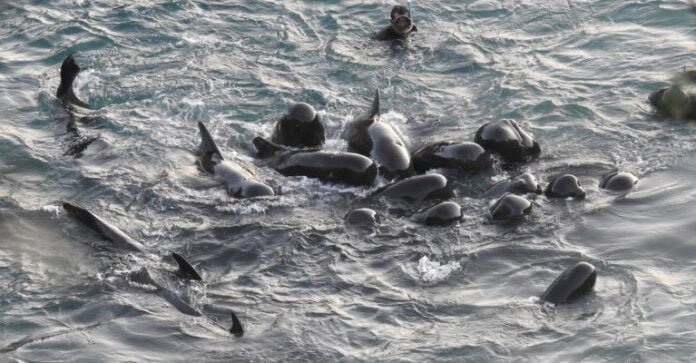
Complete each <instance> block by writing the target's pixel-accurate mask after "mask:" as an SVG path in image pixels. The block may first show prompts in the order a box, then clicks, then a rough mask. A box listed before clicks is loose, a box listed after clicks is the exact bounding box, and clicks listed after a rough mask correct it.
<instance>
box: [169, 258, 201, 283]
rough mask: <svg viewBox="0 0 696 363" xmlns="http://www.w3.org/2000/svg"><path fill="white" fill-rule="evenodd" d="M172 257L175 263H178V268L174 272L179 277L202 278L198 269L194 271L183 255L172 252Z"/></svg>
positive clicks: (198, 279)
mask: <svg viewBox="0 0 696 363" xmlns="http://www.w3.org/2000/svg"><path fill="white" fill-rule="evenodd" d="M172 257H174V260H176V263H177V265H179V270H178V271H177V272H176V274H177V275H178V276H179V277H181V278H185V279H189V280H196V281H201V280H203V279H202V278H201V275H199V274H198V271H196V269H195V268H193V266H191V264H190V263H189V262H188V261H186V259H185V258H184V257H183V256H181V255H180V254H178V253H176V252H172Z"/></svg>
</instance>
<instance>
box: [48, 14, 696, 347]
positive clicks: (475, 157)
mask: <svg viewBox="0 0 696 363" xmlns="http://www.w3.org/2000/svg"><path fill="white" fill-rule="evenodd" d="M391 15H392V21H391V25H390V26H388V27H387V28H385V29H384V30H383V31H381V32H380V33H379V34H378V36H377V37H376V38H377V39H378V40H404V39H406V38H407V37H408V35H409V34H411V33H412V32H414V31H416V29H415V26H414V25H413V24H412V21H411V19H410V17H409V13H408V11H407V10H405V8H404V7H395V10H393V11H392V14H391ZM79 72H80V67H79V66H78V65H77V63H76V62H75V59H74V58H73V56H69V57H68V58H67V59H65V61H64V62H63V64H62V66H61V72H60V75H61V83H60V86H59V88H58V91H57V97H58V99H59V100H60V101H61V103H62V105H63V106H64V107H65V108H66V109H68V110H69V111H71V110H73V108H74V107H82V108H89V105H88V104H87V103H85V102H83V101H81V100H79V99H78V98H77V97H76V96H75V93H74V91H73V85H72V84H73V81H74V80H75V77H76V76H77V75H78V73H79ZM694 79H696V75H694ZM649 100H650V102H651V103H652V104H653V105H654V106H655V107H656V108H657V110H658V111H659V112H660V113H663V114H665V115H667V116H670V117H690V116H694V117H696V98H694V96H692V95H690V94H689V93H688V92H686V91H683V89H682V87H681V86H680V85H678V84H677V85H673V86H671V87H668V88H664V89H661V90H658V91H656V92H655V93H654V94H652V95H651V96H650V97H649ZM198 131H199V133H200V138H201V142H200V146H199V148H198V150H196V155H197V160H198V164H199V167H200V169H201V170H202V171H204V172H206V173H208V174H209V175H210V176H211V178H214V179H215V180H217V181H218V182H219V183H220V184H221V185H222V186H223V187H224V188H225V190H226V191H227V193H228V194H229V195H230V196H231V197H234V198H259V197H271V196H274V195H275V194H276V192H277V191H276V190H274V189H273V188H272V187H271V186H269V185H268V184H266V183H265V182H264V181H263V180H259V179H258V178H257V177H256V176H255V173H254V171H253V170H252V169H250V168H249V167H248V166H245V165H242V164H241V163H238V162H236V161H235V160H233V159H229V158H227V157H226V156H225V155H223V153H222V152H221V151H220V149H219V148H218V146H217V145H216V143H215V140H214V139H213V137H212V136H211V134H210V132H208V129H207V128H206V126H205V125H204V124H203V123H201V122H198ZM342 137H343V139H345V141H346V142H347V145H348V148H347V151H330V150H324V149H323V145H324V143H325V139H326V137H325V129H324V123H323V120H322V117H321V114H320V113H318V112H317V111H316V110H315V109H314V108H313V107H312V106H310V105H308V104H306V103H297V104H295V105H293V106H292V107H290V109H289V111H288V112H287V114H286V115H284V116H283V117H282V118H281V119H280V120H278V121H277V123H276V125H275V127H274V128H273V132H272V135H270V138H264V137H262V136H257V137H256V138H254V139H253V145H254V146H255V148H256V151H257V156H258V158H260V159H263V160H265V163H264V164H265V165H268V166H269V167H271V168H273V169H275V170H276V171H277V172H279V173H280V174H282V175H284V176H304V177H308V178H316V179H319V180H321V181H323V182H326V183H339V184H345V185H350V186H363V187H370V186H373V185H374V184H375V183H376V179H377V177H378V176H381V177H382V178H384V179H385V180H388V181H390V182H389V184H387V185H386V186H384V187H381V188H378V189H377V190H376V191H375V192H374V193H373V194H372V195H371V196H370V197H371V198H385V199H389V200H396V201H400V202H402V203H412V204H417V205H422V204H425V203H429V204H431V206H430V207H428V208H425V209H422V210H421V211H419V212H416V213H415V214H413V215H412V216H411V218H412V220H414V221H416V222H417V223H422V224H424V225H429V226H450V225H452V224H456V223H457V222H459V221H461V220H462V218H463V215H462V209H461V207H460V206H459V205H458V204H457V203H455V202H453V201H451V200H449V199H450V198H452V197H453V196H454V191H453V188H452V181H451V180H448V179H447V177H445V176H444V175H442V174H440V173H437V172H432V170H433V169H436V170H453V171H455V172H456V173H455V174H456V175H462V176H466V175H470V174H475V173H479V172H482V171H485V170H490V169H491V168H492V167H493V165H494V164H495V163H500V164H502V165H520V164H523V163H528V162H530V161H532V160H533V159H535V158H536V157H538V156H539V155H540V154H541V152H542V150H541V147H540V145H539V143H538V142H537V141H536V140H535V138H534V136H533V135H532V134H531V133H529V132H528V131H526V130H524V129H523V128H522V126H521V125H520V124H519V123H518V122H517V121H515V120H509V119H505V120H500V121H495V122H490V123H487V124H485V125H483V126H481V127H480V128H479V129H478V131H477V132H476V134H475V135H474V138H473V139H474V140H473V142H471V141H463V140H455V141H452V140H443V141H438V142H433V143H430V144H427V145H424V146H422V147H419V148H417V149H415V150H414V151H409V149H408V148H407V146H406V143H405V142H404V138H403V136H402V135H401V134H400V132H399V130H398V129H396V128H395V127H394V126H393V125H391V124H390V123H389V122H388V121H387V120H385V119H384V118H383V117H381V108H380V93H379V90H377V91H376V92H375V94H374V97H373V100H372V103H371V105H370V107H369V109H368V110H367V112H366V113H365V114H364V115H362V116H360V117H356V118H355V119H354V120H353V121H352V122H350V123H349V124H348V125H347V126H346V129H345V132H344V133H343V135H342ZM84 147H87V145H84ZM84 147H83V148H84ZM637 182H638V178H636V177H635V176H634V175H632V174H630V173H627V172H621V171H618V170H617V171H614V172H612V173H610V174H608V175H604V176H602V180H601V182H600V184H599V185H600V187H601V188H603V189H605V190H607V191H608V192H611V193H615V194H617V195H624V194H626V193H629V192H630V191H631V190H632V189H633V188H634V186H635V185H636V183H637ZM533 194H538V195H541V194H543V195H544V196H545V197H547V198H562V199H568V200H582V199H585V197H586V193H585V190H584V189H583V187H582V186H581V185H580V182H579V181H578V178H577V177H576V176H574V175H572V174H560V175H556V176H554V177H552V178H551V179H550V180H549V181H548V184H547V185H546V186H545V187H542V185H540V183H539V182H538V181H537V179H536V178H535V177H534V176H533V175H531V174H529V173H524V174H521V175H518V176H515V177H513V178H511V179H509V180H503V181H499V182H497V183H495V184H493V185H492V186H490V187H489V188H488V189H487V190H486V191H485V193H483V195H482V197H483V198H486V199H489V200H490V201H491V203H490V210H489V217H490V219H491V221H493V222H496V223H511V222H513V223H518V222H520V221H523V220H524V219H525V216H527V215H528V214H529V213H530V211H531V209H532V203H531V202H530V201H529V199H527V197H528V196H529V195H533ZM63 207H64V209H65V210H66V211H67V213H68V215H70V216H71V217H72V218H74V219H76V220H77V221H79V222H80V223H82V224H83V225H85V226H86V227H88V228H89V229H91V230H93V231H94V232H96V233H97V234H98V235H99V236H100V237H101V238H103V239H104V240H106V241H109V242H111V245H112V246H113V247H114V248H117V249H121V250H125V251H129V252H143V249H144V247H143V245H142V244H140V243H138V242H137V241H135V240H133V239H132V238H130V237H129V236H127V235H126V234H125V233H124V232H122V231H121V230H119V229H118V228H117V227H115V226H113V225H111V224H109V223H108V222H106V221H104V220H103V219H101V218H100V217H98V216H96V215H95V214H93V213H92V212H90V211H88V210H86V209H84V208H81V207H79V206H76V205H73V204H71V203H67V202H66V203H64V204H63ZM379 221H380V213H379V212H378V211H375V210H373V209H369V208H359V209H354V210H352V211H349V212H348V213H347V214H346V215H345V223H346V224H347V225H349V226H351V227H354V228H356V229H357V230H363V231H367V230H373V229H374V227H375V226H376V225H378V224H379ZM172 257H173V258H174V260H175V261H176V263H177V265H178V271H177V272H176V275H177V276H178V277H180V278H184V279H192V280H201V276H200V274H199V273H198V272H197V271H196V270H195V268H194V267H193V266H192V265H191V264H190V263H188V262H187V261H186V259H185V258H184V257H183V256H181V255H179V254H177V253H173V254H172ZM152 275H155V277H153V276H152ZM162 275H163V274H162V273H153V274H151V273H150V271H148V270H147V269H145V268H143V269H141V270H140V271H137V272H136V273H133V274H132V276H131V278H132V279H134V280H135V281H137V282H140V283H144V284H149V285H151V286H154V287H155V292H156V293H157V294H158V295H160V296H162V297H163V298H164V299H166V300H167V301H168V302H170V303H171V304H172V305H173V306H174V307H175V308H177V309H178V310H179V311H181V312H182V313H185V314H189V315H193V316H201V315H204V314H203V313H202V312H201V311H199V310H197V309H195V308H193V307H191V306H190V305H189V304H188V303H186V302H184V301H183V300H182V299H181V298H179V297H178V296H177V295H176V293H175V292H173V291H171V290H168V289H167V288H165V287H163V286H164V284H161V283H159V282H157V279H158V278H159V279H161V278H163V277H162ZM596 277H597V272H596V269H595V267H594V266H592V265H591V264H589V263H587V262H579V263H577V264H575V265H573V266H570V267H569V268H568V269H567V270H566V271H564V272H563V273H561V274H560V275H559V276H558V277H557V278H556V279H555V280H554V281H553V282H552V283H551V284H550V286H549V287H548V289H547V290H546V291H545V292H544V293H543V294H541V296H540V302H541V303H543V304H549V305H557V304H563V303H569V302H573V301H575V300H577V299H579V298H580V297H582V296H584V295H586V294H587V293H589V292H591V291H592V290H593V287H594V284H595V280H596ZM229 313H230V315H231V317H232V325H231V328H229V329H226V330H228V331H229V332H231V333H232V334H234V335H235V336H241V335H242V334H243V327H242V324H241V323H240V321H239V319H238V318H237V316H236V315H235V314H234V312H229Z"/></svg>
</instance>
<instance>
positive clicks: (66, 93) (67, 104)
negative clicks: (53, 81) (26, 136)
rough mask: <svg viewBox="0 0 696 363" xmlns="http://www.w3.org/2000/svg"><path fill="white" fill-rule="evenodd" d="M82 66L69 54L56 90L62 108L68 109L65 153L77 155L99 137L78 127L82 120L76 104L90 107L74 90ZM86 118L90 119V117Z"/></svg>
mask: <svg viewBox="0 0 696 363" xmlns="http://www.w3.org/2000/svg"><path fill="white" fill-rule="evenodd" d="M80 70H81V69H80V66H78V65H77V62H75V58H74V57H73V56H72V55H69V56H68V57H67V58H65V60H64V61H63V64H62V65H61V67H60V84H59V85H58V90H57V91H56V97H57V98H58V101H59V102H60V104H61V106H62V108H64V109H65V110H66V111H67V123H66V130H67V132H68V134H69V139H68V140H67V145H66V150H65V153H64V154H65V155H71V156H75V157H80V156H82V152H83V151H85V149H87V147H88V146H89V145H90V144H91V143H92V142H94V141H95V140H97V139H98V137H95V136H85V135H82V134H80V131H79V130H78V128H77V121H78V120H82V119H83V118H80V117H78V116H76V115H75V114H74V113H73V111H74V106H79V107H81V108H85V109H89V108H90V107H89V105H88V104H87V103H86V102H84V101H82V100H80V99H79V98H77V96H76V95H75V91H74V90H73V83H74V82H75V78H77V75H78V74H79V73H80ZM84 119H89V118H88V117H86V118H84Z"/></svg>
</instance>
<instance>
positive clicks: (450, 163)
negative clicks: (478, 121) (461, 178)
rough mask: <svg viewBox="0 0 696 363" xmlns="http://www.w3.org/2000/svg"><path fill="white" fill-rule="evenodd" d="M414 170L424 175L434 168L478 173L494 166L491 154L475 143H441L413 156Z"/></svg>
mask: <svg viewBox="0 0 696 363" xmlns="http://www.w3.org/2000/svg"><path fill="white" fill-rule="evenodd" d="M411 159H412V160H413V168H414V169H415V170H416V172H418V173H424V172H426V171H428V170H430V169H434V168H444V169H454V170H457V171H461V172H477V171H481V170H484V169H487V168H489V167H490V166H491V165H492V164H493V159H492V158H491V156H490V154H489V153H488V152H487V151H486V150H484V149H483V147H481V146H480V145H479V144H476V143H473V142H452V141H440V142H435V143H431V144H428V145H425V146H423V147H421V148H420V149H418V150H416V151H414V152H413V155H412V156H411Z"/></svg>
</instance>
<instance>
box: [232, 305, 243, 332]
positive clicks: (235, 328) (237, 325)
mask: <svg viewBox="0 0 696 363" xmlns="http://www.w3.org/2000/svg"><path fill="white" fill-rule="evenodd" d="M230 315H232V326H231V327H230V333H232V335H234V336H236V337H237V338H239V337H241V336H242V335H244V327H243V326H242V323H241V322H240V321H239V319H237V315H235V313H234V311H230Z"/></svg>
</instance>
